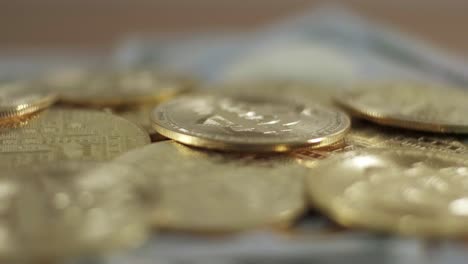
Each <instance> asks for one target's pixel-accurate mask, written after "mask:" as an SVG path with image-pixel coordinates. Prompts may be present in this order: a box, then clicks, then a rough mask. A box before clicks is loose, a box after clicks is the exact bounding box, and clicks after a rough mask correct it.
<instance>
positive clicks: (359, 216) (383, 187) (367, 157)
mask: <svg viewBox="0 0 468 264" xmlns="http://www.w3.org/2000/svg"><path fill="white" fill-rule="evenodd" d="M467 186H468V160H467V159H466V158H464V157H462V156H460V155H454V154H448V153H439V152H433V151H421V150H411V149H362V150H356V151H350V152H346V153H342V154H337V155H334V156H332V157H330V158H328V159H326V160H323V161H321V162H320V163H319V164H318V166H316V167H315V168H314V169H313V170H311V172H310V174H309V176H308V178H307V187H308V191H309V195H310V198H311V202H312V203H313V204H314V205H316V206H318V207H319V208H321V209H322V210H324V211H325V212H326V213H327V214H328V215H329V216H330V217H331V218H332V219H334V220H335V221H337V222H338V223H340V224H342V225H344V226H352V227H364V228H369V229H374V230H381V231H389V232H397V233H402V234H411V235H420V236H446V235H447V236H462V235H466V234H467V233H468V226H467V225H466V221H467V220H468V206H467V205H468V196H467V193H468V187H467Z"/></svg>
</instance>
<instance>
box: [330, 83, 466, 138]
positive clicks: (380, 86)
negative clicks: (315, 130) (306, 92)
mask: <svg viewBox="0 0 468 264" xmlns="http://www.w3.org/2000/svg"><path fill="white" fill-rule="evenodd" d="M337 101H338V103H339V104H340V105H341V106H343V107H344V108H345V109H347V110H348V111H350V112H351V113H352V114H354V115H356V116H358V117H362V118H365V119H367V120H370V121H372V122H375V123H378V124H382V125H389V126H396V127H401V128H408V129H414V130H422V131H431V132H441V133H468V116H467V115H466V113H468V103H467V102H468V93H467V92H464V91H463V90H460V89H454V88H450V87H435V86H430V85H424V84H421V83H420V84H417V83H387V84H384V83H375V84H374V85H372V84H368V85H363V86H361V87H359V88H356V89H353V90H351V91H349V92H347V93H345V94H343V95H340V96H339V97H337Z"/></svg>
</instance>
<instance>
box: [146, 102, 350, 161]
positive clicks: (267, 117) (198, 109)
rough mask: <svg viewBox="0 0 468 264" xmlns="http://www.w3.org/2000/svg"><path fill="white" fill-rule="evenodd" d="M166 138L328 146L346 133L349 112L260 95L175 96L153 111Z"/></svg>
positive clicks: (216, 145) (270, 147) (228, 144)
mask: <svg viewBox="0 0 468 264" xmlns="http://www.w3.org/2000/svg"><path fill="white" fill-rule="evenodd" d="M152 120H153V122H154V128H155V129H156V131H158V132H159V133H160V134H162V135H163V136H166V137H168V138H172V139H174V140H177V141H179V142H182V143H185V144H188V145H193V146H199V147H204V148H212V149H220V150H237V151H278V152H281V151H287V150H290V149H292V148H297V147H301V146H316V147H318V146H326V145H330V144H333V143H335V142H337V141H339V140H340V139H342V138H343V137H344V135H345V134H346V132H347V130H348V129H349V126H350V120H349V118H348V116H347V115H346V114H344V113H342V112H340V111H337V110H333V109H329V108H326V107H322V106H319V105H304V104H300V103H297V102H289V101H282V100H275V99H272V98H256V97H243V98H237V97H223V96H210V95H196V96H195V95H194V96H191V97H189V96H187V97H181V98H177V99H174V100H172V101H170V102H166V103H164V104H162V105H160V106H159V107H157V108H156V109H155V110H154V111H153V113H152Z"/></svg>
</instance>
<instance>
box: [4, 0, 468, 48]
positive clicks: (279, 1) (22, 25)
mask: <svg viewBox="0 0 468 264" xmlns="http://www.w3.org/2000/svg"><path fill="white" fill-rule="evenodd" d="M324 2H327V1H319V0H154V1H150V0H0V51H7V50H16V51H17V50H23V49H43V48H45V49H49V50H53V49H61V50H64V49H65V50H93V51H103V50H111V49H112V47H113V46H114V43H115V42H116V41H118V40H121V39H123V38H125V36H128V35H129V34H135V33H139V34H149V35H157V34H162V33H167V32H187V31H209V30H216V29H223V30H228V31H243V30H249V29H253V28H255V27H256V26H261V25H264V24H267V23H270V22H272V21H274V20H276V19H279V18H282V17H286V16H291V15H293V14H295V13H298V12H301V11H304V10H305V9H306V8H310V7H316V6H318V5H320V4H323V3H324ZM335 2H337V1H335ZM338 2H340V1H338ZM341 2H342V3H344V4H345V5H347V6H350V7H352V8H353V9H354V10H355V11H357V12H358V13H360V14H362V15H364V16H366V17H368V18H370V19H372V20H374V21H376V22H379V23H385V24H390V25H392V26H394V27H398V28H400V29H401V30H402V31H405V32H408V33H411V34H414V35H416V36H418V37H420V38H423V39H426V40H428V41H430V42H433V43H434V44H435V45H436V46H439V47H442V48H445V49H447V50H450V51H451V52H452V53H457V54H461V55H464V56H467V55H468V34H467V33H466V25H467V24H468V1H463V0H458V1H456V0H444V1H442V0H440V1H439V0H432V1H431V0H392V1H390V0H348V1H341Z"/></svg>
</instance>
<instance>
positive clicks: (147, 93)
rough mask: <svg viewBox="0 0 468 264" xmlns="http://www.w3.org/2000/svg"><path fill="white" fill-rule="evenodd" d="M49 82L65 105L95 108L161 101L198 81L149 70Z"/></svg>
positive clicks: (63, 77) (59, 78)
mask: <svg viewBox="0 0 468 264" xmlns="http://www.w3.org/2000/svg"><path fill="white" fill-rule="evenodd" d="M67 77H68V78H67ZM47 83H48V84H49V85H50V86H51V87H52V89H53V90H54V91H57V93H59V95H60V99H61V100H62V101H63V102H65V103H71V104H79V105H89V106H95V107H118V106H122V105H135V104H144V103H155V102H160V101H162V100H165V99H168V98H170V97H172V96H174V95H176V94H178V93H180V92H183V91H186V90H188V89H191V88H192V87H193V86H194V81H192V80H189V79H187V78H182V77H176V76H168V75H161V74H158V73H156V72H154V71H148V70H134V71H128V72H99V73H97V74H96V73H86V72H82V73H79V74H76V75H72V76H67V75H65V76H60V74H59V73H58V74H57V76H53V77H51V78H50V79H49V80H48V81H47Z"/></svg>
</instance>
